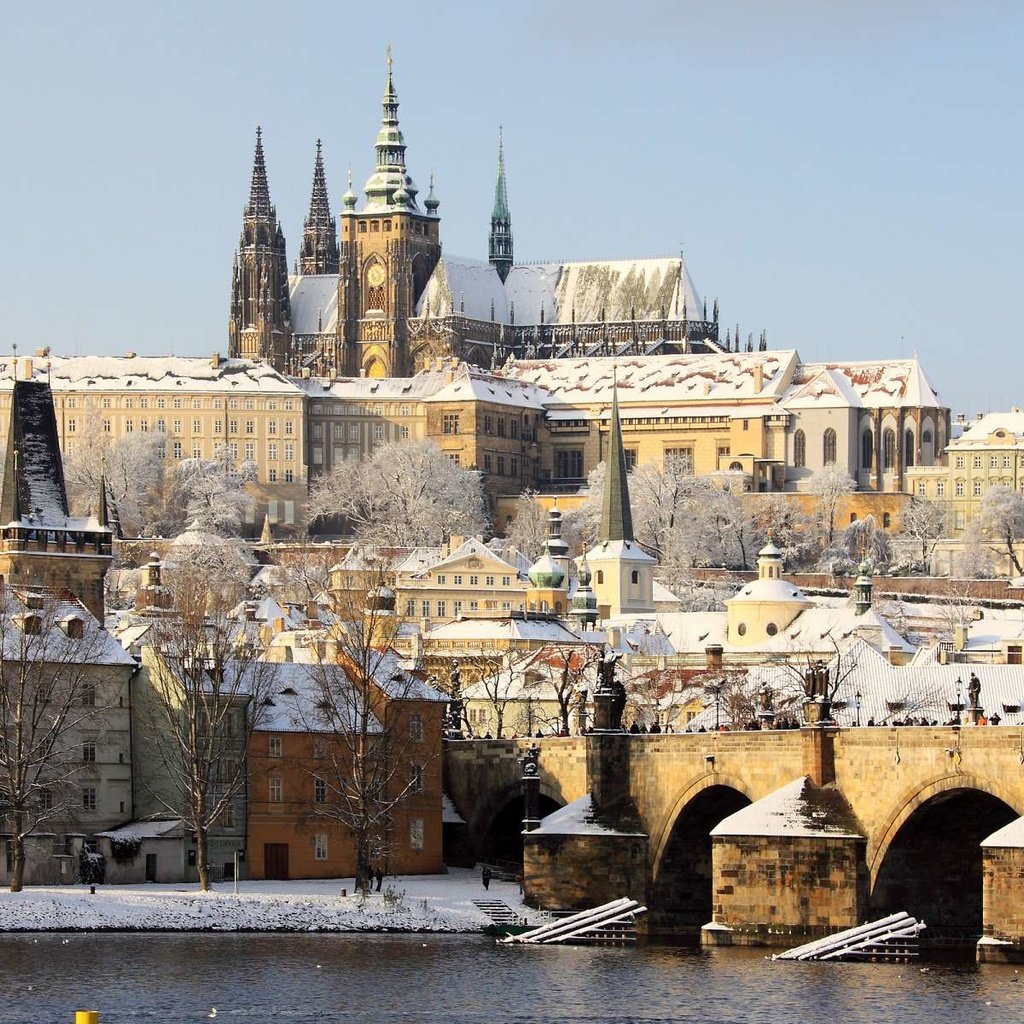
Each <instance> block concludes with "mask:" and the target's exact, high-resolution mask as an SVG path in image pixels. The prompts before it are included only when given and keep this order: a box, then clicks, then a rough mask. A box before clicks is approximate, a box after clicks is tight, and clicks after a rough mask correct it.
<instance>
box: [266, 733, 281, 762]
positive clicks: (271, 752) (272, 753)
mask: <svg viewBox="0 0 1024 1024" xmlns="http://www.w3.org/2000/svg"><path fill="white" fill-rule="evenodd" d="M281 749H282V745H281V737H280V736H271V737H269V738H268V739H267V756H268V757H280V756H281Z"/></svg>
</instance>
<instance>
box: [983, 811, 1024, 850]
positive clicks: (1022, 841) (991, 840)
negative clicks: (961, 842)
mask: <svg viewBox="0 0 1024 1024" xmlns="http://www.w3.org/2000/svg"><path fill="white" fill-rule="evenodd" d="M980 845H981V846H989V847H999V846H1001V847H1004V848H1005V847H1015V848H1020V847H1024V818H1014V820H1013V821H1011V822H1010V824H1009V825H1004V826H1003V827H1002V828H1001V829H998V830H997V831H995V832H993V833H992V835H990V836H987V837H986V838H984V839H983V840H982V841H981V843H980Z"/></svg>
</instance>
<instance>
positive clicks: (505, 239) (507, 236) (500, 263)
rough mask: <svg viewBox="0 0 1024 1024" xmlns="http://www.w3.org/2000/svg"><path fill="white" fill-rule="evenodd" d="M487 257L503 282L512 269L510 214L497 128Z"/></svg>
mask: <svg viewBox="0 0 1024 1024" xmlns="http://www.w3.org/2000/svg"><path fill="white" fill-rule="evenodd" d="M487 258H488V260H489V261H490V263H491V265H492V266H493V267H494V269H495V270H497V272H498V277H500V278H501V280H502V283H504V281H505V278H506V277H508V272H509V271H510V270H511V269H512V216H511V214H510V213H509V212H508V186H507V185H506V183H505V139H504V136H503V134H502V131H501V129H500V128H499V129H498V174H497V177H496V178H495V181H494V209H493V210H491V234H490V238H489V239H488V245H487Z"/></svg>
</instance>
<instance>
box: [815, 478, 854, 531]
mask: <svg viewBox="0 0 1024 1024" xmlns="http://www.w3.org/2000/svg"><path fill="white" fill-rule="evenodd" d="M856 487H857V485H856V483H855V482H854V480H853V479H852V478H851V477H849V476H847V474H846V473H845V472H844V470H842V469H841V468H840V467H839V465H838V464H836V463H832V464H831V465H828V466H823V467H822V468H821V469H819V470H816V471H815V472H814V473H812V474H811V478H810V491H811V493H812V494H814V495H815V496H816V497H817V502H816V504H815V515H816V518H817V520H818V528H819V531H820V535H821V542H822V547H824V548H830V547H831V546H832V543H833V541H834V540H835V533H836V513H837V511H838V510H839V505H840V504H841V503H842V501H843V499H844V498H845V497H846V496H847V495H848V494H852V493H853V491H854V490H856Z"/></svg>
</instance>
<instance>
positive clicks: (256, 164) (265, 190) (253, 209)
mask: <svg viewBox="0 0 1024 1024" xmlns="http://www.w3.org/2000/svg"><path fill="white" fill-rule="evenodd" d="M271 209H272V208H271V206H270V186H269V185H268V184H267V165H266V162H265V161H264V159H263V129H262V128H261V127H260V126H259V125H257V126H256V153H255V154H254V156H253V160H252V187H251V188H250V189H249V205H248V206H247V207H246V208H245V215H246V216H247V217H269V216H270V214H271Z"/></svg>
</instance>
